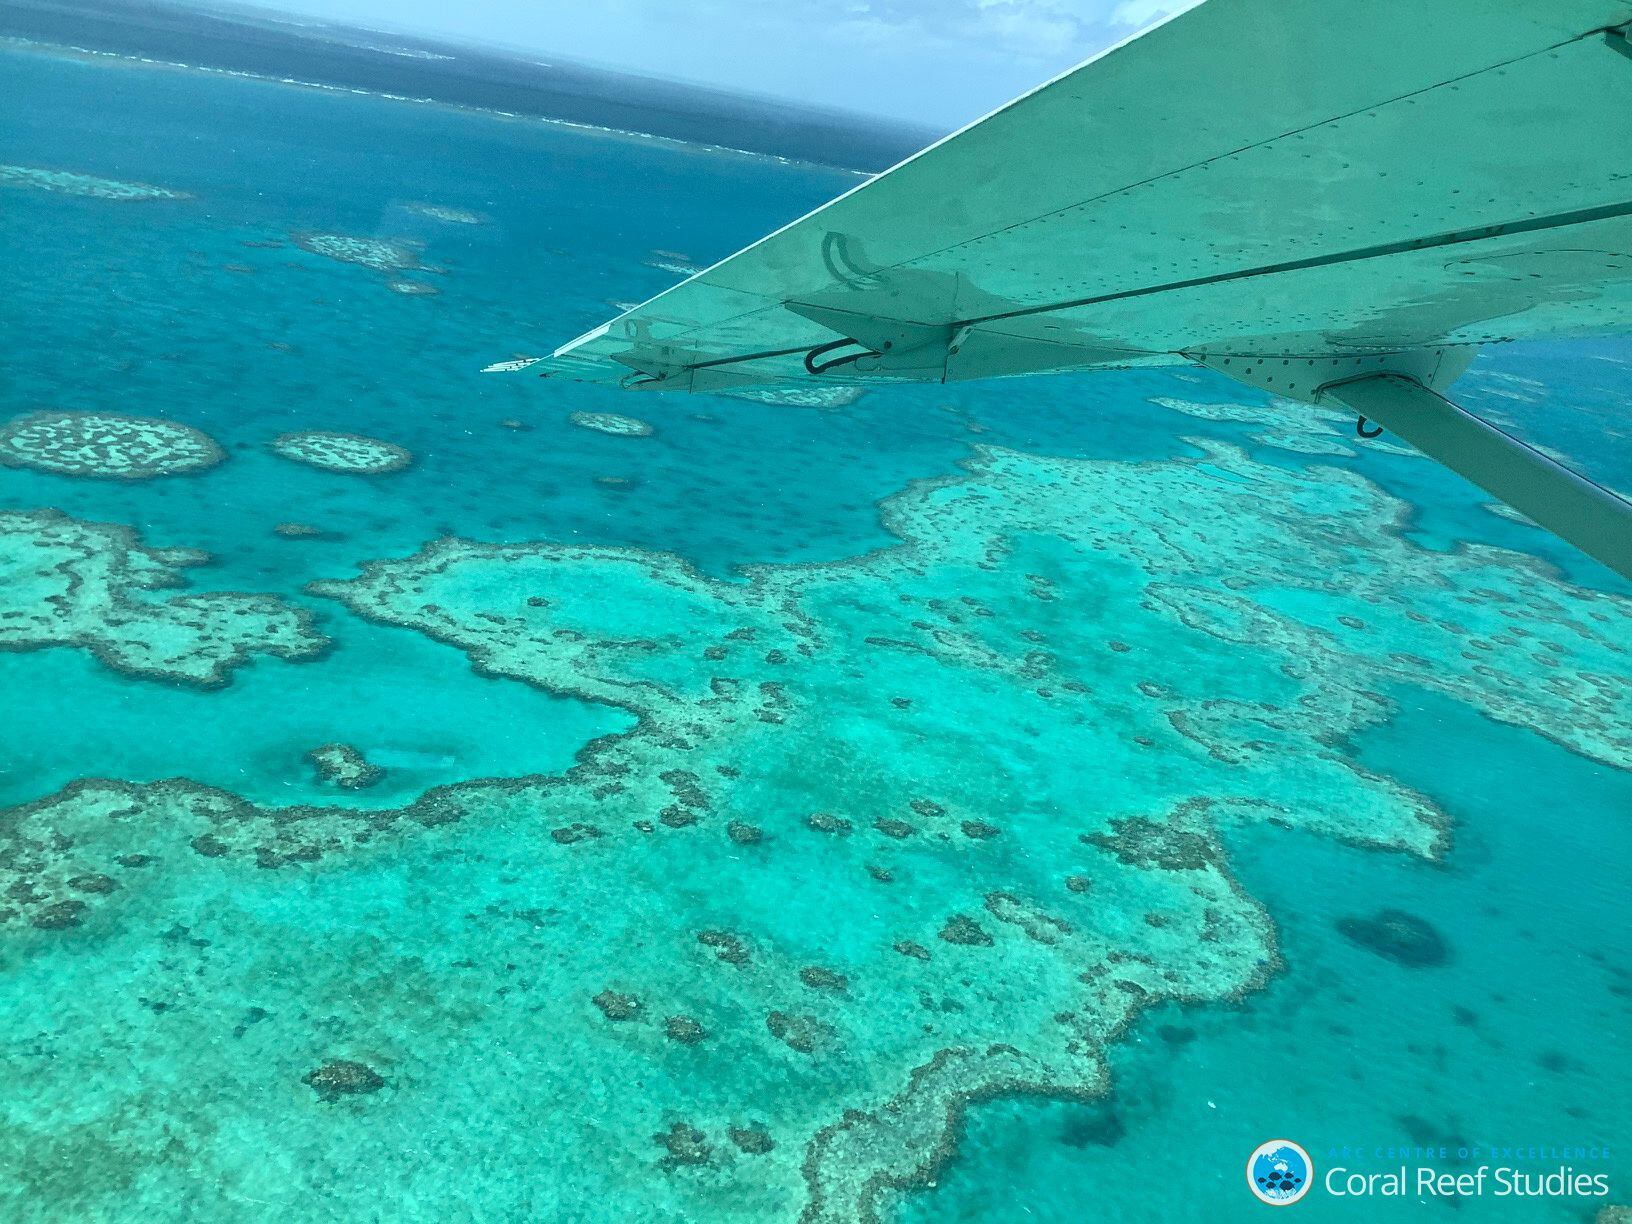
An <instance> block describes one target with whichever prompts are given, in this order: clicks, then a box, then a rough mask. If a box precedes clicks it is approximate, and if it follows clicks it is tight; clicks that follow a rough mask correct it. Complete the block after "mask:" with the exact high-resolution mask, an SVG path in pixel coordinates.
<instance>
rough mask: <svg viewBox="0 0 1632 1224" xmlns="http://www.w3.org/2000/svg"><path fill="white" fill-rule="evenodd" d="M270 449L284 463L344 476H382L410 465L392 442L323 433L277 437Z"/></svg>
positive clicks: (409, 458)
mask: <svg viewBox="0 0 1632 1224" xmlns="http://www.w3.org/2000/svg"><path fill="white" fill-rule="evenodd" d="M271 447H272V453H273V454H275V455H279V456H281V457H282V458H284V459H291V460H293V461H294V462H296V463H304V464H306V465H307V466H308V467H315V468H321V469H322V470H323V471H325V472H339V473H342V474H344V475H348V476H385V475H388V474H389V473H391V472H400V471H402V470H403V469H404V468H407V467H410V466H412V464H413V462H414V457H413V455H412V454H411V453H409V452H408V451H407V450H405V449H404V448H403V447H400V446H398V445H396V443H394V442H385V441H382V440H381V439H379V438H367V437H363V436H362V435H361V434H349V433H336V432H334V431H333V430H327V429H306V430H301V431H299V432H297V433H286V434H279V435H278V436H277V437H276V438H273V439H272V442H271Z"/></svg>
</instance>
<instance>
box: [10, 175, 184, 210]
mask: <svg viewBox="0 0 1632 1224" xmlns="http://www.w3.org/2000/svg"><path fill="white" fill-rule="evenodd" d="M0 187H31V188H33V189H34V190H36V191H49V192H51V193H52V194H54V195H70V196H84V197H86V198H89V199H94V200H113V201H120V202H133V201H140V200H187V199H191V198H192V197H191V196H189V195H188V194H187V192H185V191H176V190H174V189H173V188H170V187H156V186H154V185H153V184H152V183H131V182H125V181H123V180H121V179H110V178H101V177H99V176H97V175H94V174H83V173H81V172H79V171H75V170H53V169H50V168H48V167H45V166H0Z"/></svg>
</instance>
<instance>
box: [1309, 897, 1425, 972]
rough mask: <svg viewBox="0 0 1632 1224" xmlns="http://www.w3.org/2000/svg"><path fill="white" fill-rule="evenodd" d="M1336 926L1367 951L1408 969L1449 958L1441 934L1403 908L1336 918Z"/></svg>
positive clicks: (1347, 937) (1423, 966) (1419, 967)
mask: <svg viewBox="0 0 1632 1224" xmlns="http://www.w3.org/2000/svg"><path fill="white" fill-rule="evenodd" d="M1337 930H1338V933H1339V934H1341V935H1342V936H1343V937H1344V938H1345V939H1347V940H1350V941H1351V942H1353V943H1357V944H1359V945H1360V946H1361V947H1362V948H1365V949H1366V950H1367V951H1370V952H1375V953H1376V954H1377V955H1378V956H1381V957H1383V958H1384V959H1385V960H1391V961H1394V962H1395V963H1397V964H1401V965H1405V966H1406V967H1408V968H1411V969H1427V968H1430V967H1432V966H1435V965H1443V964H1445V962H1447V961H1448V960H1450V959H1451V950H1450V948H1449V947H1448V946H1447V945H1446V943H1445V939H1444V937H1443V936H1442V935H1440V933H1439V932H1438V931H1436V930H1435V929H1434V928H1433V927H1432V926H1431V925H1430V924H1429V922H1428V921H1427V919H1425V918H1419V917H1417V915H1415V914H1408V913H1406V912H1405V911H1404V910H1397V909H1385V910H1379V911H1378V912H1377V913H1376V914H1374V915H1372V916H1371V917H1370V918H1360V917H1354V916H1350V917H1346V918H1339V919H1338V920H1337Z"/></svg>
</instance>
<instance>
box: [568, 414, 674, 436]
mask: <svg viewBox="0 0 1632 1224" xmlns="http://www.w3.org/2000/svg"><path fill="white" fill-rule="evenodd" d="M567 419H568V420H570V421H571V422H572V423H573V424H574V425H576V426H578V428H580V429H592V430H594V431H595V432H596V433H604V434H613V435H615V436H617V437H620V438H645V437H649V436H650V435H651V434H652V432H653V430H652V426H651V424H650V422H647V421H642V420H639V419H638V418H636V417H628V416H619V415H618V414H617V413H615V412H575V413H573V414H572V415H571V416H570V417H568V418H567Z"/></svg>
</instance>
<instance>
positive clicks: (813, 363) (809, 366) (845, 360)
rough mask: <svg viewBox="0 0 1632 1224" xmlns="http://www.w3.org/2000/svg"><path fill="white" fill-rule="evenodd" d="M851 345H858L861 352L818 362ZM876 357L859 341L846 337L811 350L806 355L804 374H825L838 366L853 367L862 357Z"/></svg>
mask: <svg viewBox="0 0 1632 1224" xmlns="http://www.w3.org/2000/svg"><path fill="white" fill-rule="evenodd" d="M852 344H854V345H860V346H861V351H860V352H856V353H846V354H845V355H844V356H843V357H835V358H833V359H832V360H831V361H822V360H820V359H821V358H823V357H826V356H827V355H828V354H829V353H832V352H836V351H837V350H839V349H842V348H847V347H849V346H850V345H852ZM878 355H879V354H878V353H876V352H874V351H873V350H872V349H870V348H868V347H867V346H866V345H864V344H862V343H861V341H859V340H852V339H851V338H850V337H849V336H846V337H845V338H844V339H842V340H833V341H830V342H828V343H827V344H818V345H817V346H816V347H815V348H813V349H811V350H810V352H808V353H806V354H805V372H806V373H808V374H825V373H827V371H829V370H834V369H837V368H838V367H839V366H846V365H853V364H855V363H856V362H858V361H860V360H861V359H862V358H863V357H877V356H878Z"/></svg>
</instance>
